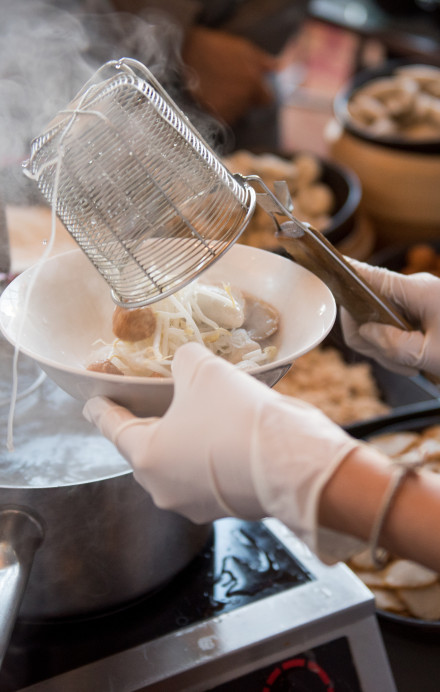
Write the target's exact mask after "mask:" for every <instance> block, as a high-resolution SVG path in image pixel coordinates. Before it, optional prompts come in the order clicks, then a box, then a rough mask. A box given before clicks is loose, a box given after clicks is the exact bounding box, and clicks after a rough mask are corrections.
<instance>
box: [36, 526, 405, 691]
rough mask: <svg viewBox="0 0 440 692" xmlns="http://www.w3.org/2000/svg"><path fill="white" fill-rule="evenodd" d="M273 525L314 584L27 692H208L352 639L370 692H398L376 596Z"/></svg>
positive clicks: (365, 688) (363, 683)
mask: <svg viewBox="0 0 440 692" xmlns="http://www.w3.org/2000/svg"><path fill="white" fill-rule="evenodd" d="M265 524H266V525H267V526H268V527H269V528H270V530H271V531H272V532H273V533H274V534H275V535H276V536H278V537H279V539H280V540H281V541H282V542H283V544H284V545H285V547H286V548H287V549H288V550H289V551H291V552H292V554H293V555H294V556H295V558H296V559H297V560H299V561H300V563H301V564H302V565H303V566H304V567H305V568H306V569H307V570H309V571H310V572H311V574H312V575H313V579H312V580H311V581H310V582H308V583H306V584H302V585H300V586H297V587H295V588H293V589H288V590H287V591H283V592H282V593H279V594H277V595H273V596H269V597H267V598H265V599H262V600H259V601H256V602H255V603H252V604H250V605H247V606H244V607H242V608H238V609H236V610H232V611H230V612H228V613H226V614H223V615H221V616H220V617H218V618H211V619H208V620H205V621H202V622H200V623H197V624H195V625H191V626H189V627H186V628H183V629H181V630H178V631H177V632H174V633H172V634H169V635H165V636H163V637H161V638H158V639H156V640H153V641H151V642H147V643H145V644H143V645H141V646H137V647H134V648H131V649H128V650H126V651H123V652H122V653H119V654H115V655H113V656H110V657H107V658H105V659H103V660H100V661H97V662H95V663H91V664H89V665H86V666H83V667H81V668H78V669H76V670H74V671H71V672H69V673H66V674H63V675H59V676H56V677H54V678H52V679H50V680H46V681H44V682H41V683H37V684H35V685H31V686H28V687H27V688H26V692H59V690H63V692H77V691H78V690H81V692H95V691H96V690H99V691H100V692H112V691H113V690H118V692H135V691H139V690H149V691H151V692H152V691H153V690H154V691H156V690H157V691H163V692H204V691H205V690H208V689H212V688H213V687H214V686H215V685H219V684H222V683H225V682H228V681H231V680H236V679H237V678H239V677H240V676H242V675H245V674H246V673H248V672H250V671H252V670H258V669H259V668H260V667H262V666H264V665H266V664H271V663H272V662H276V661H279V660H280V657H284V658H285V659H287V658H288V657H289V656H291V655H294V654H295V653H299V652H303V651H305V650H308V649H312V648H313V647H316V646H319V645H321V644H323V643H325V642H329V641H333V640H335V639H338V638H339V637H347V638H348V640H349V646H350V650H351V653H352V656H353V659H354V664H355V666H356V670H357V672H358V676H359V679H360V681H361V688H362V690H363V692H378V690H380V692H396V687H395V685H394V682H393V679H392V675H391V672H390V668H389V665H388V661H387V658H386V655H385V650H384V648H383V645H382V641H381V637H380V633H379V629H378V625H377V621H376V619H375V615H374V599H373V597H372V594H371V592H370V591H369V590H368V589H367V588H366V587H365V586H364V585H363V584H362V583H361V582H360V581H359V580H358V579H357V578H356V577H355V576H354V575H353V573H352V572H351V571H350V570H348V568H346V567H345V566H343V565H336V566H334V567H331V568H329V567H326V566H324V565H323V564H322V563H320V562H319V561H318V560H317V559H316V557H314V556H313V555H312V554H311V553H310V551H309V550H308V549H307V548H306V547H305V546H304V544H302V543H301V542H300V541H299V540H298V539H297V538H296V537H295V536H294V535H293V534H292V533H291V532H290V531H288V529H287V528H286V527H284V526H283V525H282V524H280V522H278V521H277V520H275V519H268V520H265ZM243 689H245V688H243Z"/></svg>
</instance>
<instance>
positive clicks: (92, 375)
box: [0, 243, 337, 388]
mask: <svg viewBox="0 0 440 692" xmlns="http://www.w3.org/2000/svg"><path fill="white" fill-rule="evenodd" d="M237 247H239V248H242V249H241V250H239V252H245V253H254V254H256V255H262V254H267V255H269V256H270V257H271V258H272V259H273V261H275V262H276V261H284V262H291V263H292V264H294V265H295V266H296V267H297V269H298V270H299V271H300V273H303V272H306V273H307V274H311V275H312V276H314V278H315V279H316V281H319V282H320V284H322V286H323V288H324V290H325V291H326V292H327V309H328V318H327V320H326V322H327V324H326V327H325V329H323V330H322V332H321V334H320V336H319V340H316V342H315V341H314V342H313V344H312V345H311V346H305V347H304V349H301V350H300V351H298V352H297V353H295V355H294V356H293V358H292V355H286V356H285V357H284V358H279V359H276V360H273V361H270V362H268V363H265V364H264V365H257V366H255V367H252V368H248V369H246V370H245V372H246V373H248V374H250V375H253V376H255V375H260V374H264V373H267V372H269V371H271V370H275V369H278V368H283V367H286V366H288V365H292V363H293V361H294V360H295V359H296V358H299V357H300V356H302V355H304V354H305V353H307V351H309V350H310V349H311V348H313V347H314V346H315V345H317V344H318V343H321V341H322V340H323V339H325V337H326V336H327V335H328V334H329V333H330V331H331V330H332V328H333V325H334V323H335V321H336V317H337V305H336V300H335V297H334V295H333V293H332V292H331V290H330V289H329V287H328V286H327V285H326V284H325V283H324V282H323V281H322V280H321V279H319V277H317V276H316V275H314V274H312V272H310V271H309V270H307V269H304V267H302V266H300V265H297V264H296V263H295V262H293V260H291V259H289V258H287V257H282V256H280V255H279V254H277V253H275V252H271V251H269V250H264V249H262V248H256V247H253V246H248V245H244V244H240V243H234V245H233V246H231V248H230V249H229V251H233V250H234V248H237ZM73 255H75V256H77V257H80V256H82V257H85V254H84V252H83V251H82V250H81V248H74V249H72V250H68V251H67V252H63V253H59V254H57V255H52V256H51V257H48V258H47V259H46V260H45V262H52V261H56V260H57V259H58V258H60V257H63V256H64V257H65V256H73ZM275 258H276V259H275ZM42 266H44V262H43V264H41V265H40V264H38V263H37V264H36V265H33V266H31V267H29V268H28V269H26V270H24V271H23V272H21V274H19V275H18V276H17V277H15V278H14V279H13V280H12V281H11V282H10V284H9V285H8V286H7V287H6V288H5V290H4V292H3V294H2V295H1V296H0V304H1V302H2V301H3V300H4V299H5V298H7V296H8V293H9V291H10V290H12V289H11V286H12V285H13V283H14V281H16V280H20V279H21V280H25V279H26V278H27V277H29V278H31V277H32V273H33V272H35V271H36V272H39V271H40V270H41V267H42ZM91 266H92V265H91ZM96 272H97V274H99V272H98V271H97V270H96ZM203 273H204V272H202V274H201V276H202V275H203ZM102 280H103V281H105V279H104V278H102ZM109 291H110V288H109ZM3 295H4V296H5V298H3ZM0 333H2V334H3V336H4V338H5V339H6V340H7V341H8V342H9V343H10V344H12V346H13V347H14V348H17V349H18V351H19V352H20V353H23V354H24V355H25V356H28V357H29V358H32V359H33V360H34V361H35V362H36V363H38V364H39V365H40V367H41V368H42V369H43V370H46V368H47V369H51V370H53V369H57V370H58V369H60V368H59V364H58V363H57V362H54V360H53V359H50V358H46V357H44V356H40V355H36V354H35V351H33V350H32V349H30V348H28V347H26V346H23V345H22V344H18V343H17V340H13V339H12V337H11V335H10V334H9V332H8V330H7V328H6V327H5V325H4V321H3V312H2V310H1V309H0ZM62 370H63V372H65V373H66V374H71V375H75V376H78V375H79V376H81V377H82V378H84V377H86V378H87V379H88V380H90V379H92V380H96V381H97V382H99V381H106V382H109V383H112V382H113V383H119V384H123V385H124V387H126V386H128V385H134V386H137V385H140V384H142V385H143V386H145V385H146V384H149V385H150V386H151V385H153V386H154V387H160V388H163V387H169V386H170V385H173V384H174V379H173V378H172V377H149V376H146V375H124V377H123V382H121V376H120V375H117V374H111V373H101V372H95V371H91V370H87V369H86V368H84V371H82V370H80V369H79V368H78V367H76V366H72V365H68V364H63V366H62Z"/></svg>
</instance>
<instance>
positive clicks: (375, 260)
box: [368, 239, 440, 272]
mask: <svg viewBox="0 0 440 692" xmlns="http://www.w3.org/2000/svg"><path fill="white" fill-rule="evenodd" d="M422 244H423V245H429V246H430V247H432V248H433V249H434V250H435V251H436V253H437V254H440V239H438V240H429V241H428V240H426V241H425V240H424V241H423V243H422V242H420V243H416V242H414V243H410V244H409V245H408V244H406V245H399V246H398V247H388V248H384V249H383V250H380V251H379V252H376V253H374V255H371V257H369V259H368V262H369V264H374V265H376V266H377V267H385V268H386V269H390V270H391V271H393V272H401V271H402V269H403V268H404V267H405V265H406V260H407V256H408V252H409V250H410V249H411V248H412V247H414V245H422Z"/></svg>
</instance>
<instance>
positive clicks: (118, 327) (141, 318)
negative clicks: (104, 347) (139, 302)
mask: <svg viewBox="0 0 440 692" xmlns="http://www.w3.org/2000/svg"><path fill="white" fill-rule="evenodd" d="M112 326H113V333H114V335H115V336H116V337H117V338H118V339H122V340H123V341H142V340H143V339H148V337H149V336H151V335H152V334H154V331H155V329H156V315H155V314H154V312H153V310H152V309H151V308H150V307H145V308H135V309H134V310H127V309H126V308H121V307H119V306H116V308H115V311H114V313H113V325H112Z"/></svg>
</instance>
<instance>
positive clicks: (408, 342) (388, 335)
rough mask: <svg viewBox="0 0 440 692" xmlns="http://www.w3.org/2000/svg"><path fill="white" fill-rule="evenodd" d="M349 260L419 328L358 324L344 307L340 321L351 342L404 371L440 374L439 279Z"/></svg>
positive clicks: (383, 362)
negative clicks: (406, 328) (405, 329)
mask: <svg viewBox="0 0 440 692" xmlns="http://www.w3.org/2000/svg"><path fill="white" fill-rule="evenodd" d="M350 263H351V264H352V265H353V266H354V268H355V269H356V270H357V271H358V272H359V274H360V275H361V276H362V278H364V279H365V280H366V281H368V282H369V284H370V285H371V286H372V288H374V289H376V290H377V291H378V292H380V293H381V295H383V296H384V297H386V298H388V299H389V300H390V301H391V302H392V303H394V304H395V305H396V307H397V308H400V310H401V312H402V314H403V315H404V316H405V317H406V318H407V319H408V321H409V322H410V323H411V324H414V325H417V326H418V327H419V329H415V330H414V331H404V330H401V329H398V328H396V327H390V326H387V325H382V324H377V323H373V322H369V323H367V324H358V323H357V322H355V320H354V319H353V318H352V317H351V316H350V315H349V314H348V312H347V311H346V310H344V309H342V310H341V325H342V331H343V334H344V339H345V341H346V342H347V344H348V346H350V347H351V348H353V349H354V350H355V351H358V352H359V353H362V354H363V355H365V356H368V357H370V358H373V359H374V360H376V361H377V362H378V363H381V365H383V366H385V367H386V368H388V369H389V370H392V371H393V372H397V373H400V374H402V375H409V376H411V375H416V374H417V372H418V371H424V372H428V373H432V374H433V375H436V376H440V279H439V278H437V277H435V276H433V275H432V274H427V273H421V274H412V275H410V276H405V275H403V274H398V273H396V272H392V271H389V270H387V269H384V268H382V267H373V266H371V265H368V264H364V263H361V262H357V261H355V260H350Z"/></svg>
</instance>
